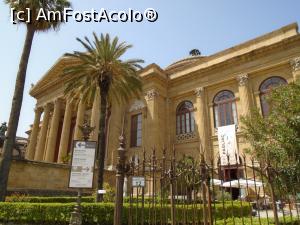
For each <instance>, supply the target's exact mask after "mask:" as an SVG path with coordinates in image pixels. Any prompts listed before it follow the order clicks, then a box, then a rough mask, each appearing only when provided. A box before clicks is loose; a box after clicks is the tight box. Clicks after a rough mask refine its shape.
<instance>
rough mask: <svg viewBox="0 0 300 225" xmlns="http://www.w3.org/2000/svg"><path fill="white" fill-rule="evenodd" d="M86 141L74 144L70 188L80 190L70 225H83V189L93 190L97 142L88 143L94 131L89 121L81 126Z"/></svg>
mask: <svg viewBox="0 0 300 225" xmlns="http://www.w3.org/2000/svg"><path fill="white" fill-rule="evenodd" d="M79 128H80V130H81V132H82V134H83V139H84V141H77V140H76V141H74V142H73V153H72V161H71V170H70V177H69V188H76V189H78V195H77V203H76V205H75V207H74V211H73V212H72V213H71V218H70V225H81V224H82V216H81V207H80V205H81V189H82V188H93V180H94V179H93V177H94V168H95V156H96V148H97V142H95V141H88V139H89V136H90V133H91V132H92V131H93V130H94V128H93V127H90V126H89V124H88V122H87V121H84V124H83V126H79Z"/></svg>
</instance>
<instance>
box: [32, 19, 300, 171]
mask: <svg viewBox="0 0 300 225" xmlns="http://www.w3.org/2000/svg"><path fill="white" fill-rule="evenodd" d="M67 64H68V58H66V57H61V58H60V59H58V61H57V62H56V63H55V64H54V65H53V66H52V68H50V69H49V71H48V72H47V73H46V74H45V75H44V76H42V78H41V79H40V80H39V81H38V82H37V83H36V84H35V85H34V86H33V87H32V89H31V90H30V95H31V96H32V97H34V98H35V99H36V108H35V118H34V121H33V124H32V126H31V131H30V135H29V144H28V147H27V151H26V158H27V159H28V160H29V161H32V163H34V162H35V163H36V162H37V161H38V162H43V163H45V164H47V165H50V164H51V165H52V164H53V165H56V166H57V167H59V165H60V164H61V165H63V164H65V163H66V162H67V159H68V157H67V156H68V154H69V153H70V151H71V146H72V140H75V139H81V138H82V137H81V132H80V131H79V129H78V125H81V124H82V123H83V121H84V119H87V120H88V121H90V124H91V125H92V126H95V127H96V129H97V124H98V120H99V111H98V108H99V101H98V98H96V99H95V101H94V104H93V105H86V104H84V103H83V102H82V101H81V102H80V103H79V104H77V105H72V104H71V103H70V101H69V100H68V99H65V97H64V84H65V82H64V80H63V78H62V77H61V76H60V75H61V74H62V71H63V69H64V67H65V66H66V65H67ZM139 75H140V76H141V78H142V80H143V83H144V85H143V95H142V96H141V98H140V99H132V100H131V102H129V103H128V104H126V105H121V106H120V105H117V104H114V103H113V104H112V107H111V110H110V116H109V119H108V127H107V131H106V133H107V140H106V141H107V150H106V159H105V162H106V169H107V171H113V170H114V168H115V165H116V149H117V148H118V144H119V141H118V137H119V135H120V132H121V128H122V118H123V115H124V114H125V118H126V119H125V133H126V135H125V136H126V149H127V150H128V151H127V152H128V153H127V154H128V157H134V158H135V159H138V158H139V157H141V156H142V151H143V148H145V149H146V152H147V151H148V152H149V154H150V151H151V148H152V147H155V148H156V149H157V152H158V154H161V152H162V149H163V147H166V148H167V149H168V151H170V149H171V148H172V146H174V148H175V151H176V157H181V156H182V155H183V154H185V155H191V156H193V157H195V158H197V157H199V152H200V151H201V150H202V151H204V152H205V156H206V157H210V156H214V157H217V156H218V155H219V144H218V134H217V130H218V128H219V127H223V126H227V125H232V124H235V125H236V140H237V148H238V152H239V153H240V154H241V153H242V152H243V149H244V148H245V147H247V143H245V141H244V139H243V134H242V132H241V126H240V123H241V122H240V118H241V116H242V115H246V114H248V113H249V111H250V110H251V108H253V107H257V108H259V109H260V111H261V113H262V114H263V115H267V114H268V104H267V102H266V101H265V100H264V97H265V95H266V94H267V93H268V90H270V88H271V87H275V86H278V85H280V84H285V83H289V82H292V81H296V80H299V79H300V35H299V33H298V26H297V24H290V25H288V26H285V27H282V28H280V29H278V30H275V31H273V32H271V33H267V34H265V35H263V36H260V37H257V38H255V39H253V40H250V41H247V42H245V43H242V44H239V45H237V46H234V47H231V48H229V49H226V50H223V51H220V52H218V53H215V54H213V55H210V56H201V55H199V54H194V55H191V56H190V57H187V58H184V59H182V60H179V61H177V62H175V63H173V64H171V65H169V66H168V67H166V68H161V67H159V66H158V65H156V64H154V63H153V64H150V65H148V66H146V67H145V68H144V69H142V70H141V71H140V72H139ZM96 135H97V134H96V133H95V132H94V133H93V134H92V136H91V139H92V140H96Z"/></svg>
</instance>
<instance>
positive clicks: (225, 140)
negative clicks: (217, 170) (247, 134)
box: [218, 124, 239, 166]
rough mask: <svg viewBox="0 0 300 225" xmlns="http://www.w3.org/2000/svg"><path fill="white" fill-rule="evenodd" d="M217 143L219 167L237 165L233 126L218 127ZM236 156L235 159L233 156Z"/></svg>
mask: <svg viewBox="0 0 300 225" xmlns="http://www.w3.org/2000/svg"><path fill="white" fill-rule="evenodd" d="M218 142H219V153H220V158H221V165H222V166H226V165H235V164H239V157H238V148H237V142H236V132H235V124H232V125H228V126H223V127H218ZM236 154H237V158H236V156H235V155H236ZM228 156H229V161H228Z"/></svg>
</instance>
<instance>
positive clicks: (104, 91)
mask: <svg viewBox="0 0 300 225" xmlns="http://www.w3.org/2000/svg"><path fill="white" fill-rule="evenodd" d="M108 90H109V84H108V83H107V82H105V81H102V82H101V84H100V101H101V102H100V119H99V133H98V146H97V150H98V151H97V156H98V157H97V159H98V162H99V168H98V182H97V183H98V185H97V186H98V187H97V199H96V201H97V202H102V201H103V194H98V190H102V189H103V182H104V161H105V148H106V143H105V141H106V140H105V139H106V135H105V130H106V126H107V124H106V121H107V119H106V117H107V96H108Z"/></svg>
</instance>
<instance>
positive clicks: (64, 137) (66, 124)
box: [58, 100, 73, 163]
mask: <svg viewBox="0 0 300 225" xmlns="http://www.w3.org/2000/svg"><path fill="white" fill-rule="evenodd" d="M72 106H73V104H72V103H71V100H67V101H66V109H65V115H64V121H63V127H62V132H61V138H60V144H59V151H58V163H63V158H64V157H65V156H66V155H67V153H68V146H69V137H70V129H71V122H72Z"/></svg>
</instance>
